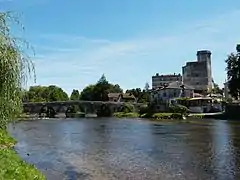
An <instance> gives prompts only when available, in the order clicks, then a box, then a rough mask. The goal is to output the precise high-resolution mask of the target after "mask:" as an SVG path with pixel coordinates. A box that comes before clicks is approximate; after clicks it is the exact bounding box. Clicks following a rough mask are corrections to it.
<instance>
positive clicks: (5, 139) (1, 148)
mask: <svg viewBox="0 0 240 180" xmlns="http://www.w3.org/2000/svg"><path fill="white" fill-rule="evenodd" d="M15 143H16V141H15V140H14V139H13V138H12V137H10V136H9V135H8V133H7V132H6V131H4V130H0V180H45V179H46V178H45V177H44V176H43V174H42V173H41V172H40V171H38V170H37V169H36V168H35V167H34V166H33V165H30V164H27V163H26V162H25V161H23V160H22V159H21V158H20V157H19V156H18V155H17V153H16V152H15V151H14V150H13V148H12V147H13V146H14V144H15Z"/></svg>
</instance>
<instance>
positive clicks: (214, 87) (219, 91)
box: [212, 82, 223, 94]
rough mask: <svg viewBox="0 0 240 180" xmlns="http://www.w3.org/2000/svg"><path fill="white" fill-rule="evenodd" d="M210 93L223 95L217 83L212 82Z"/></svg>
mask: <svg viewBox="0 0 240 180" xmlns="http://www.w3.org/2000/svg"><path fill="white" fill-rule="evenodd" d="M212 93H215V94H223V89H221V88H220V87H219V85H218V84H217V83H215V82H213V89H212Z"/></svg>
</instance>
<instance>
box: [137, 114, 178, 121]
mask: <svg viewBox="0 0 240 180" xmlns="http://www.w3.org/2000/svg"><path fill="white" fill-rule="evenodd" d="M140 117H141V118H153V119H154V120H160V119H182V115H181V114H180V113H164V112H163V113H154V114H147V113H145V114H142V115H141V116H140Z"/></svg>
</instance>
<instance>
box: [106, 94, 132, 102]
mask: <svg viewBox="0 0 240 180" xmlns="http://www.w3.org/2000/svg"><path fill="white" fill-rule="evenodd" d="M108 98H109V101H110V102H132V103H133V102H136V98H135V96H134V95H133V94H131V93H108Z"/></svg>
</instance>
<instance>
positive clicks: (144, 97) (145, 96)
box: [126, 88, 149, 103]
mask: <svg viewBox="0 0 240 180" xmlns="http://www.w3.org/2000/svg"><path fill="white" fill-rule="evenodd" d="M126 93H130V94H132V95H134V96H135V97H136V98H137V102H138V103H147V102H148V101H149V92H148V91H146V90H145V89H144V90H141V88H136V89H128V90H126Z"/></svg>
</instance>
